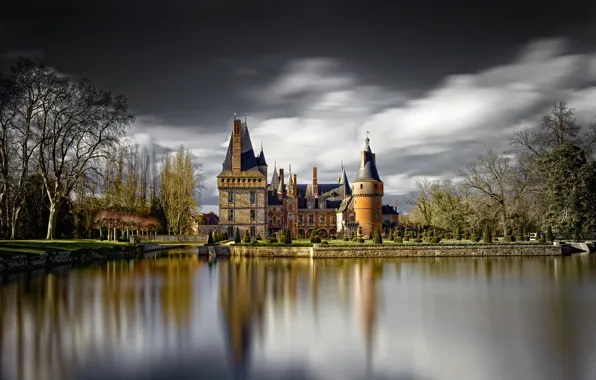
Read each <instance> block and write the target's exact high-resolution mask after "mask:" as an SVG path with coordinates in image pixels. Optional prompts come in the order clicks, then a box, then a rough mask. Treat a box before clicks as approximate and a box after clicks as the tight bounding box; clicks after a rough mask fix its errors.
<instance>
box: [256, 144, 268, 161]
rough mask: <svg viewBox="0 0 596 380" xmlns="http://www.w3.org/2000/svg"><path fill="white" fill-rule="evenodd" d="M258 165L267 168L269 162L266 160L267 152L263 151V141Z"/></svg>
mask: <svg viewBox="0 0 596 380" xmlns="http://www.w3.org/2000/svg"><path fill="white" fill-rule="evenodd" d="M257 161H258V162H257V163H258V165H259V166H267V160H266V159H265V152H264V151H263V142H262V141H261V152H260V153H259V156H258V157H257Z"/></svg>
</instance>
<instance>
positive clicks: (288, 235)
mask: <svg viewBox="0 0 596 380" xmlns="http://www.w3.org/2000/svg"><path fill="white" fill-rule="evenodd" d="M285 243H286V244H292V231H291V230H290V229H288V230H286V236H285Z"/></svg>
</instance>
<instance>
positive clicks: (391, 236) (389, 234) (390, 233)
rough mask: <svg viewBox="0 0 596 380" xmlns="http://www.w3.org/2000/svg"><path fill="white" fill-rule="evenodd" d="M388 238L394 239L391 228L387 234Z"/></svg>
mask: <svg viewBox="0 0 596 380" xmlns="http://www.w3.org/2000/svg"><path fill="white" fill-rule="evenodd" d="M387 239H388V240H393V231H391V230H389V233H388V234H387Z"/></svg>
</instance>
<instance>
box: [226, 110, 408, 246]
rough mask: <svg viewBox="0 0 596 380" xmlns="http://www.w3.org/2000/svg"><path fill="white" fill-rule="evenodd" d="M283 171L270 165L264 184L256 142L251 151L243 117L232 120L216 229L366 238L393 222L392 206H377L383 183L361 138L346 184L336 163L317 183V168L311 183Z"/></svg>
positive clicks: (395, 219)
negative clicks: (330, 179)
mask: <svg viewBox="0 0 596 380" xmlns="http://www.w3.org/2000/svg"><path fill="white" fill-rule="evenodd" d="M288 169H289V172H288V178H287V183H286V173H285V172H284V169H282V168H280V169H279V172H278V170H277V167H276V166H275V165H274V168H273V173H272V176H271V181H270V182H269V183H268V182H267V177H268V165H267V161H266V159H265V153H264V152H263V146H262V145H261V151H260V152H259V154H258V155H255V152H254V149H253V146H252V142H251V139H250V134H249V132H248V126H247V124H246V120H245V121H242V120H240V119H237V118H236V117H235V118H234V125H233V130H232V136H231V138H230V143H229V146H228V151H227V153H226V158H225V160H224V162H223V168H222V171H221V173H220V174H219V175H218V176H217V189H218V190H219V225H220V229H222V230H223V231H225V232H227V235H228V237H229V238H233V237H234V236H235V233H236V229H237V228H238V229H239V230H240V233H241V234H244V231H246V230H248V231H249V234H250V236H251V237H252V238H253V239H254V238H256V237H259V236H260V237H261V238H263V239H264V238H266V237H269V236H272V235H273V234H275V233H276V232H278V231H279V230H282V229H289V230H291V232H292V236H293V237H298V238H304V237H309V236H310V234H311V232H312V231H313V230H317V231H318V232H319V236H320V237H321V238H329V237H333V236H347V237H348V238H352V237H353V236H354V235H360V236H364V237H369V236H371V234H372V233H373V232H374V230H375V229H376V228H379V229H380V230H381V231H385V232H387V231H388V230H389V229H390V228H393V227H394V226H395V225H397V223H398V217H399V214H398V212H397V210H396V206H395V204H394V205H393V206H389V205H383V191H384V188H383V181H382V180H381V178H380V176H379V173H378V171H377V165H376V157H375V154H374V153H373V152H372V150H371V148H370V140H369V139H368V137H367V138H366V140H365V145H364V150H362V152H361V155H360V167H359V169H358V174H357V175H356V178H355V179H354V182H353V186H352V187H350V184H349V182H348V177H347V174H346V170H345V167H344V166H343V164H342V168H341V174H340V176H339V178H338V180H337V183H319V181H318V175H317V168H316V167H314V168H313V169H312V181H311V183H309V184H299V183H298V179H297V176H296V174H292V169H291V166H290V167H289V168H288Z"/></svg>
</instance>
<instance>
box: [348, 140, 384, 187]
mask: <svg viewBox="0 0 596 380" xmlns="http://www.w3.org/2000/svg"><path fill="white" fill-rule="evenodd" d="M354 182H383V181H381V177H379V172H378V171H377V164H376V162H375V155H374V153H373V152H372V150H371V149H370V139H369V138H368V131H367V132H366V139H365V140H364V150H363V151H362V154H361V156H360V168H359V169H358V174H357V175H356V178H355V179H354Z"/></svg>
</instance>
